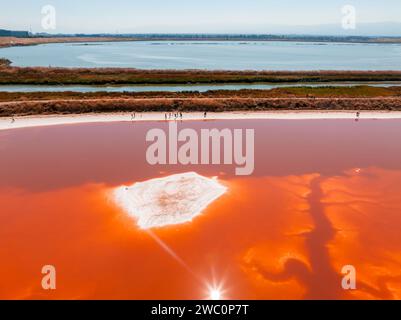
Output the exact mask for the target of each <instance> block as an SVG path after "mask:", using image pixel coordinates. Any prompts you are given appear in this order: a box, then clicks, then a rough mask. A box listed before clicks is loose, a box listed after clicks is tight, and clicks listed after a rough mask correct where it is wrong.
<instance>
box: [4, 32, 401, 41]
mask: <svg viewBox="0 0 401 320" xmlns="http://www.w3.org/2000/svg"><path fill="white" fill-rule="evenodd" d="M1 37H15V38H20V39H21V38H29V39H38V40H39V39H54V38H75V39H77V40H79V39H80V38H112V39H115V40H116V41H121V39H122V38H124V39H129V40H132V41H186V40H191V41H299V42H345V43H401V36H397V37H396V36H357V35H354V36H333V35H307V34H306V35H291V34H246V33H244V34H241V33H238V34H211V33H205V34H204V33H168V34H167V33H127V34H108V33H100V34H83V33H78V34H49V33H31V32H28V31H12V30H3V29H0V38H1ZM99 41H100V40H99Z"/></svg>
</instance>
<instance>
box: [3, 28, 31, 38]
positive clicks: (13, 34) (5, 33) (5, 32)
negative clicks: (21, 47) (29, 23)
mask: <svg viewBox="0 0 401 320" xmlns="http://www.w3.org/2000/svg"><path fill="white" fill-rule="evenodd" d="M29 36H30V34H29V32H28V31H11V30H4V29H0V37H16V38H28V37H29Z"/></svg>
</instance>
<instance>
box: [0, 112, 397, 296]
mask: <svg viewBox="0 0 401 320" xmlns="http://www.w3.org/2000/svg"><path fill="white" fill-rule="evenodd" d="M155 125H156V126H159V127H163V128H164V127H165V126H166V124H165V123H143V124H132V123H113V124H91V125H69V126H59V127H47V128H31V129H19V130H14V131H3V132H0V152H1V157H0V178H1V179H0V275H1V278H0V298H3V299H37V298H39V299H92V298H95V299H202V298H207V297H208V287H209V286H211V285H212V284H214V285H215V286H220V287H221V289H222V291H223V297H224V298H232V299H365V298H367V299H383V298H384V299H400V298H401V236H400V234H399V230H401V146H400V145H399V144H398V143H399V140H400V138H401V121H399V120H380V121H373V120H370V121H368V120H366V121H360V122H353V121H350V120H313V121H312V120H311V121H306V120H303V121H290V120H280V121H278V120H270V121H267V120H248V121H215V122H189V123H183V124H181V125H180V126H181V127H182V128H183V127H192V128H195V129H199V128H204V127H208V128H212V127H217V128H226V127H229V128H255V139H256V146H255V148H256V160H255V172H254V174H253V175H252V176H250V177H237V176H235V175H234V174H233V173H234V169H233V167H232V166H230V167H225V166H199V167H196V166H191V167H184V166H167V167H158V166H150V165H148V164H147V163H146V159H145V153H144V152H145V150H146V143H145V134H146V131H147V130H148V129H149V128H152V127H154V126H155ZM187 171H196V172H198V173H199V174H202V175H204V176H208V177H211V176H218V177H219V179H220V181H221V183H223V184H225V185H226V186H227V187H228V192H227V193H226V194H225V195H223V196H222V197H221V198H219V199H218V200H216V201H215V202H214V203H212V204H211V205H210V206H209V207H208V208H207V209H206V210H205V211H204V212H203V213H202V215H200V216H198V217H196V218H195V219H194V220H193V221H192V222H191V223H187V224H183V225H179V226H171V227H164V228H160V229H154V230H151V232H150V233H149V232H148V231H144V230H140V229H138V228H137V226H136V223H135V220H134V219H133V218H131V217H129V216H127V215H126V214H125V213H124V212H122V211H121V210H120V209H119V208H118V207H116V205H115V204H114V202H113V199H112V197H111V193H112V190H113V188H115V187H118V186H121V185H123V184H132V183H134V182H136V181H145V180H148V179H151V178H155V177H161V176H167V175H170V174H173V173H178V172H187ZM48 264H50V265H54V266H55V267H56V271H57V278H56V279H57V288H56V290H51V291H45V290H43V289H42V287H41V280H42V277H43V275H42V274H41V268H42V266H44V265H48ZM345 265H353V266H354V267H355V268H356V270H357V290H353V291H345V290H343V289H342V287H341V280H342V275H341V269H342V267H343V266H345Z"/></svg>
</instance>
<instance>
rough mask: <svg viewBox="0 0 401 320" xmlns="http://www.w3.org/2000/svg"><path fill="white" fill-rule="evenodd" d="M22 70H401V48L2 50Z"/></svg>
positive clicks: (149, 45)
mask: <svg viewBox="0 0 401 320" xmlns="http://www.w3.org/2000/svg"><path fill="white" fill-rule="evenodd" d="M0 56H1V57H4V58H7V59H10V60H11V61H12V62H13V63H14V65H16V66H45V67H47V66H53V67H122V68H126V67H132V68H140V69H210V70H215V69H219V70H223V69H229V70H251V69H252V70H323V69H324V70H401V45H399V44H357V43H356V44H352V43H301V42H191V41H182V42H177V41H176V42H169V41H166V42H147V41H142V42H114V43H90V44H71V43H69V44H46V45H38V46H33V47H11V48H4V49H0Z"/></svg>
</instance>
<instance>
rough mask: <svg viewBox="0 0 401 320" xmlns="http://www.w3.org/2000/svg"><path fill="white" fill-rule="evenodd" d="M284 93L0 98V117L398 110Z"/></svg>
mask: <svg viewBox="0 0 401 320" xmlns="http://www.w3.org/2000/svg"><path fill="white" fill-rule="evenodd" d="M334 89H338V90H339V91H338V92H332V91H330V89H327V88H288V89H274V90H240V91H215V92H207V93H162V92H152V93H127V94H121V93H110V94H109V93H101V92H100V93H85V94H84V93H75V92H66V93H0V101H1V102H0V116H2V117H6V116H11V115H36V114H79V113H94V112H95V113H101V112H134V111H135V112H147V111H160V112H168V111H174V110H178V111H210V112H211V111H213V112H222V111H241V110H247V111H261V110H401V89H400V88H398V87H394V88H372V87H356V88H333V90H334Z"/></svg>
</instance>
